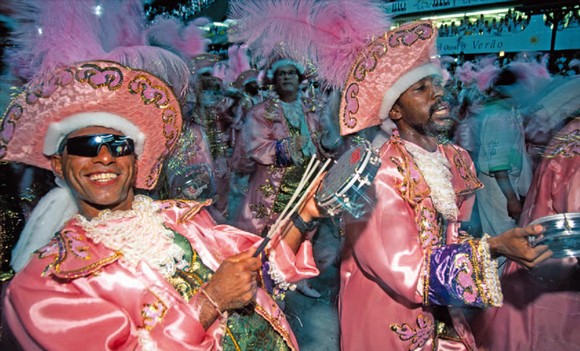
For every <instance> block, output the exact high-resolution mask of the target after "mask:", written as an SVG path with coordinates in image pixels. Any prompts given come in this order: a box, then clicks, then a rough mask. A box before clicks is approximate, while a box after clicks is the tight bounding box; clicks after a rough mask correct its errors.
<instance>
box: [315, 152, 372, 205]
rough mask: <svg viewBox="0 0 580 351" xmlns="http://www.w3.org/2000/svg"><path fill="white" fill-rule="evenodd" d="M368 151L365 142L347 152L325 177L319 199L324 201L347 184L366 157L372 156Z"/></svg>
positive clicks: (319, 191)
mask: <svg viewBox="0 0 580 351" xmlns="http://www.w3.org/2000/svg"><path fill="white" fill-rule="evenodd" d="M367 152H370V150H368V149H367V147H366V145H365V144H362V145H359V146H357V147H354V148H352V149H350V150H348V151H347V152H345V153H344V154H343V155H342V156H341V157H340V158H339V159H338V161H337V162H336V163H335V164H334V165H333V166H332V168H331V169H330V170H329V171H328V173H327V174H326V177H324V180H323V181H322V185H321V186H320V189H319V190H318V192H317V193H316V197H317V199H319V201H320V202H322V203H324V202H326V201H328V200H329V199H331V198H332V197H333V196H334V195H335V194H337V193H339V192H340V190H341V189H342V188H344V187H345V186H347V184H348V183H349V182H350V180H351V179H352V178H353V176H354V175H355V174H356V173H355V172H356V171H357V170H358V169H359V168H360V167H361V164H363V163H364V162H365V160H364V158H365V157H367V158H368V157H369V156H370V155H367Z"/></svg>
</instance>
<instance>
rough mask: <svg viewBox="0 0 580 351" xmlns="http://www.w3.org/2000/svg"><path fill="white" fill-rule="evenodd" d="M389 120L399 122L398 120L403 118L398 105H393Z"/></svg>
mask: <svg viewBox="0 0 580 351" xmlns="http://www.w3.org/2000/svg"><path fill="white" fill-rule="evenodd" d="M389 118H390V119H391V120H392V121H393V122H397V121H398V120H400V119H401V118H403V115H402V114H401V108H400V107H399V105H397V104H396V103H395V104H394V105H393V108H391V110H390V111H389Z"/></svg>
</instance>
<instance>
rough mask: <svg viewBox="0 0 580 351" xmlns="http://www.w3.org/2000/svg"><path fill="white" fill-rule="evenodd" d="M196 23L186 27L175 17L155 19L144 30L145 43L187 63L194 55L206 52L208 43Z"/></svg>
mask: <svg viewBox="0 0 580 351" xmlns="http://www.w3.org/2000/svg"><path fill="white" fill-rule="evenodd" d="M196 23H197V22H190V23H189V24H187V25H186V24H184V23H183V22H181V21H180V20H179V19H177V18H175V17H165V16H158V17H155V19H154V20H153V21H152V22H151V24H150V25H149V26H148V28H147V29H146V30H145V36H146V38H147V43H148V44H149V45H152V46H159V47H162V48H164V49H167V50H169V51H171V52H173V53H174V54H177V55H179V56H180V57H181V58H182V59H183V60H184V61H185V62H189V60H191V59H192V58H193V57H195V56H196V55H199V54H202V53H204V52H206V51H207V46H208V44H209V42H210V41H209V40H208V39H205V38H204V37H203V32H202V31H201V29H200V28H199V26H198V25H197V24H196Z"/></svg>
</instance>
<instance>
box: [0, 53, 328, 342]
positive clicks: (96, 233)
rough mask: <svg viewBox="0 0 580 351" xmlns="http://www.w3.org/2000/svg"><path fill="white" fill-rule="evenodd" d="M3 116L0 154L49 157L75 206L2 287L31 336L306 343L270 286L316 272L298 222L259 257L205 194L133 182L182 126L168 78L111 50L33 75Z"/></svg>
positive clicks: (13, 320)
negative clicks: (166, 196) (114, 58)
mask: <svg viewBox="0 0 580 351" xmlns="http://www.w3.org/2000/svg"><path fill="white" fill-rule="evenodd" d="M1 126H2V129H1V130H0V135H2V138H1V141H0V159H1V160H5V161H18V162H24V163H27V164H30V165H34V166H37V167H41V168H50V167H52V169H53V171H54V172H55V174H56V175H57V177H58V178H59V179H60V180H61V183H63V182H64V183H65V185H66V190H68V192H67V191H65V192H61V195H62V196H65V197H66V196H68V197H72V200H73V203H75V204H76V207H77V213H76V214H75V215H74V216H73V218H72V219H70V220H69V221H67V222H66V224H65V225H64V227H63V228H62V229H61V230H59V231H58V232H57V233H56V235H55V236H54V238H53V239H52V240H51V241H50V243H48V244H47V245H45V246H43V247H42V248H40V249H38V250H37V251H36V252H35V253H34V255H32V258H31V259H30V261H29V262H28V264H27V265H26V266H25V267H24V269H23V270H21V271H20V272H18V273H17V274H16V275H15V277H14V279H13V280H12V281H11V282H10V284H9V286H8V287H7V289H6V292H5V297H4V299H3V309H2V311H3V313H4V317H5V318H6V320H7V321H8V324H9V325H10V328H11V330H12V332H13V334H14V335H15V337H16V339H17V340H18V342H19V343H20V345H21V346H22V348H23V349H25V350H63V349H67V350H71V349H79V350H80V349H83V350H112V349H115V350H118V349H130V350H136V349H138V350H221V349H232V350H233V349H239V348H242V349H256V345H260V346H265V347H266V349H271V350H287V349H292V350H295V349H298V346H297V345H296V340H295V338H294V336H293V334H292V331H291V330H290V329H289V325H288V323H287V321H286V319H285V318H284V315H283V313H282V312H281V311H280V309H279V308H278V307H277V304H276V303H275V302H274V300H273V298H272V297H273V296H274V297H275V296H276V295H277V294H278V293H281V292H283V289H285V288H288V287H290V286H291V282H293V281H297V280H299V279H302V278H307V277H312V276H314V275H316V274H317V269H316V267H315V265H314V263H313V258H312V254H311V245H310V243H308V242H303V241H302V237H303V236H302V235H301V233H300V231H299V230H298V229H296V228H295V227H293V226H291V227H290V229H288V230H287V231H286V235H285V236H284V237H283V239H281V240H273V242H272V244H271V245H270V246H269V247H268V248H267V250H266V253H265V254H262V255H261V256H260V257H258V258H254V257H252V253H253V251H254V250H255V249H254V248H255V247H256V246H257V245H258V244H259V243H260V237H258V236H255V235H252V234H250V233H247V232H243V231H241V230H239V229H237V228H233V227H230V226H225V225H216V224H215V222H214V221H213V220H212V218H211V217H210V216H209V214H208V213H207V211H206V210H205V209H204V206H206V205H207V204H208V203H199V202H195V201H185V200H167V201H153V200H151V199H150V198H148V197H145V196H142V195H136V193H135V190H134V189H135V188H134V186H135V187H136V188H141V189H151V188H153V187H154V186H155V183H156V182H157V179H158V176H159V173H160V170H161V165H162V162H163V160H164V158H165V157H166V156H167V154H168V153H169V152H170V151H171V149H172V148H173V147H174V146H175V144H176V141H177V139H178V137H179V135H180V132H181V127H182V119H181V112H180V107H179V104H178V101H177V99H176V97H175V95H174V94H173V92H172V90H171V88H169V87H168V86H167V85H166V84H165V83H164V82H163V81H162V80H161V79H159V78H157V77H156V76H154V75H152V74H150V73H148V72H145V71H141V70H136V69H131V68H128V67H126V66H122V65H119V64H117V63H114V62H111V61H87V62H81V63H78V64H75V65H69V66H65V67H63V68H61V69H58V70H55V71H54V72H53V74H52V75H51V76H50V77H48V78H47V80H33V81H32V82H31V83H30V84H29V85H28V86H27V87H26V89H25V90H24V91H23V93H22V94H21V95H19V96H18V97H17V98H16V99H15V100H13V102H12V103H11V105H10V106H9V107H8V109H7V111H6V113H5V115H4V118H3V120H2V123H1ZM311 212H312V213H316V209H315V206H313V205H312V201H311V202H309V203H307V206H306V207H305V209H303V210H302V211H301V215H302V217H303V218H304V220H307V221H308V220H310V219H311V215H310V214H309V213H311ZM47 215H48V216H50V215H52V214H51V213H50V211H48V212H47ZM261 267H262V269H260V268H261ZM242 307H245V309H244V310H240V308H242ZM248 307H250V308H248Z"/></svg>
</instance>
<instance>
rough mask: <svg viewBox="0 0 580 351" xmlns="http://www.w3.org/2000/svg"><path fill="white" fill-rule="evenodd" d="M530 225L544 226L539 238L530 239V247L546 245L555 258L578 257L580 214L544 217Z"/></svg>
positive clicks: (579, 249) (579, 254)
mask: <svg viewBox="0 0 580 351" xmlns="http://www.w3.org/2000/svg"><path fill="white" fill-rule="evenodd" d="M532 224H541V225H543V226H544V233H543V234H542V235H541V236H540V237H537V238H536V237H530V243H531V244H532V246H537V245H548V247H549V248H550V250H552V251H553V252H554V256H553V257H555V258H563V257H580V213H561V214H557V215H552V216H546V217H542V218H538V219H536V220H535V221H533V222H532V223H530V225H532Z"/></svg>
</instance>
